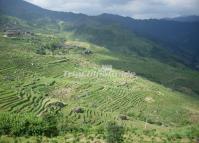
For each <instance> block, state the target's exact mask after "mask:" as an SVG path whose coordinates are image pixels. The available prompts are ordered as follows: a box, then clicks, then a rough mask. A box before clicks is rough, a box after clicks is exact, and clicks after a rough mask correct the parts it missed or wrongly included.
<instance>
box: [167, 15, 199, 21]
mask: <svg viewBox="0 0 199 143" xmlns="http://www.w3.org/2000/svg"><path fill="white" fill-rule="evenodd" d="M165 19H166V20H170V21H178V22H199V16H197V15H190V16H180V17H175V18H165Z"/></svg>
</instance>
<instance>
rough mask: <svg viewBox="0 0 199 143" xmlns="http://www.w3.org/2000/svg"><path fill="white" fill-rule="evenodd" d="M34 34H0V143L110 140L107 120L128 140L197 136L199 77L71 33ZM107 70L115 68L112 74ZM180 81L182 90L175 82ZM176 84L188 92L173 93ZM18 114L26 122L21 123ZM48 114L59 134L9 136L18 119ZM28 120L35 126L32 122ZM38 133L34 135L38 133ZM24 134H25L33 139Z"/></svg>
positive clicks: (161, 139)
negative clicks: (12, 36)
mask: <svg viewBox="0 0 199 143" xmlns="http://www.w3.org/2000/svg"><path fill="white" fill-rule="evenodd" d="M22 28H24V25H23V24H22ZM33 29H35V30H34V31H35V33H34V36H19V37H17V38H8V37H3V34H4V33H1V38H0V42H1V46H0V48H1V53H0V64H1V69H0V73H1V74H0V83H1V84H0V85H1V86H0V93H1V94H0V101H1V102H0V107H1V108H0V109H1V114H2V115H1V116H0V119H1V124H0V133H1V134H3V135H4V136H2V137H1V140H2V141H8V142H14V140H17V141H18V142H27V141H31V142H36V141H38V140H42V141H43V142H44V141H45V140H48V141H49V142H50V141H52V142H53V141H57V142H63V141H66V142H89V141H90V142H94V141H99V142H105V140H106V134H105V133H106V126H107V124H108V123H109V122H116V124H117V125H120V126H122V127H123V128H124V130H125V132H124V142H153V141H154V142H166V141H168V142H169V141H172V142H173V141H176V142H181V141H185V142H193V141H194V140H195V139H196V138H197V136H198V134H197V133H198V129H199V128H198V117H199V113H198V109H199V104H198V103H199V100H198V96H197V95H195V94H196V93H194V92H193V91H194V90H196V91H197V89H198V88H197V84H196V83H197V81H198V75H199V74H198V73H197V72H194V71H192V70H190V69H188V68H186V67H184V66H182V65H181V64H178V65H177V66H176V67H174V66H171V65H168V64H165V63H162V62H160V61H158V60H155V59H154V58H152V57H151V58H150V57H141V56H138V55H136V54H133V53H132V54H125V53H123V52H115V53H114V52H112V51H110V50H108V49H106V48H104V47H101V46H100V45H96V44H92V43H90V42H85V40H84V41H81V40H78V39H77V38H76V36H75V34H73V33H72V32H61V33H57V34H56V33H54V34H48V31H46V32H45V33H43V32H42V33H43V34H42V33H38V32H37V29H36V28H34V27H33ZM49 33H50V31H49ZM147 44H150V43H147ZM88 51H90V52H88ZM103 65H104V66H103ZM108 65H113V69H109V66H108ZM179 67H180V68H179ZM106 68H108V69H106ZM128 70H130V71H131V72H135V73H137V75H135V74H132V75H131V76H129V75H128V73H127V72H125V71H128ZM81 74H83V75H81ZM173 77H175V78H176V79H174V78H173ZM193 77H194V79H193ZM148 79H151V80H152V81H157V82H151V81H149V80H148ZM171 79H172V80H171ZM181 80H182V82H180V81H181ZM183 80H184V82H183ZM177 82H179V84H175V83H177ZM189 82H191V84H190V83H189ZM194 82H196V83H194ZM160 83H162V84H160ZM181 84H182V85H181ZM184 84H185V85H184ZM164 85H168V87H172V89H171V88H167V87H165V86H164ZM188 85H190V87H189V86H188ZM191 85H193V86H191ZM175 86H179V87H180V88H181V89H182V92H184V93H187V94H186V95H185V94H184V93H182V92H177V91H175V90H174V89H175ZM184 86H185V87H184ZM183 87H184V88H183ZM178 89H179V88H178ZM192 89H193V91H192ZM190 95H191V96H190ZM74 109H76V110H77V111H76V110H74ZM78 109H79V110H82V111H81V112H78ZM3 112H5V113H3ZM7 113H12V114H13V115H12V116H11V117H9V116H10V115H6V117H7V119H5V115H3V114H7ZM18 113H20V114H21V116H19V117H18V116H17V114H18ZM27 113H28V114H27ZM47 113H53V114H54V116H57V117H56V118H57V120H58V122H57V123H56V124H57V126H56V127H57V129H58V131H57V132H58V134H59V136H57V137H56V136H54V137H53V138H47V137H42V138H39V137H29V138H23V137H17V138H11V137H6V136H5V135H18V134H17V133H18V132H16V131H18V130H17V129H20V126H19V125H18V124H17V121H19V122H21V120H20V118H21V119H23V118H26V116H31V117H32V118H31V119H32V120H33V121H34V120H35V121H34V122H36V120H44V121H45V116H44V115H45V114H47ZM60 113H62V114H61V115H60ZM56 114H58V115H56ZM36 115H37V116H40V117H37V116H36ZM15 116H17V117H15ZM60 116H61V117H60ZM9 118H10V119H9ZM12 118H17V119H18V120H15V121H14V124H13V125H7V126H11V127H10V130H11V131H8V132H7V133H6V132H5V131H4V130H5V123H4V122H5V121H6V120H12ZM37 118H42V119H37ZM27 121H28V122H30V123H32V121H29V117H27ZM41 123H43V122H41ZM45 123H46V122H44V123H43V124H45ZM47 123H48V122H47ZM21 124H22V123H21ZM24 124H25V123H24ZM22 125H23V124H22ZM36 125H37V124H35V123H34V124H33V126H36ZM39 125H40V124H39ZM12 126H13V127H12ZM15 126H16V127H15ZM14 127H15V128H16V129H15V128H14ZM14 129H15V130H14ZM13 130H14V131H15V132H14V131H13ZM35 130H36V131H35V132H34V134H33V133H32V132H31V134H33V135H39V134H40V133H39V132H38V131H37V129H35ZM41 130H42V129H41ZM22 131H23V129H21V132H20V133H21V134H22V136H23V135H25V134H27V135H31V134H30V133H29V132H28V131H27V132H28V133H24V134H23V132H22ZM44 133H45V132H44ZM46 136H48V134H46ZM51 136H52V135H51Z"/></svg>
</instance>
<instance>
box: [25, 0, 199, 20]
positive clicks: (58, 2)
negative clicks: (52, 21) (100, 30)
mask: <svg viewBox="0 0 199 143" xmlns="http://www.w3.org/2000/svg"><path fill="white" fill-rule="evenodd" d="M26 1H28V2H31V3H34V4H36V5H39V6H41V7H43V8H47V9H50V10H56V11H66V12H75V13H84V14H88V15H98V14H101V13H111V14H118V15H123V16H130V17H134V18H141V19H142V18H163V17H176V16H182V15H199V0H26Z"/></svg>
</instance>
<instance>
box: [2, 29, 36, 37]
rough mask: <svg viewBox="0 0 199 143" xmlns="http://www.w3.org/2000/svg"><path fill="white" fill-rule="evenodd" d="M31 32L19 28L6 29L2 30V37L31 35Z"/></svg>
mask: <svg viewBox="0 0 199 143" xmlns="http://www.w3.org/2000/svg"><path fill="white" fill-rule="evenodd" d="M32 35H34V34H33V33H32V32H29V31H24V30H20V29H6V30H4V37H18V36H32Z"/></svg>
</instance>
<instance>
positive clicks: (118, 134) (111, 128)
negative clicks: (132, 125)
mask: <svg viewBox="0 0 199 143" xmlns="http://www.w3.org/2000/svg"><path fill="white" fill-rule="evenodd" d="M106 130H107V131H106V132H107V133H106V140H107V143H122V142H123V141H124V140H123V134H124V129H123V128H122V127H121V126H118V125H117V124H116V123H111V122H109V123H108V124H107V128H106Z"/></svg>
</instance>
